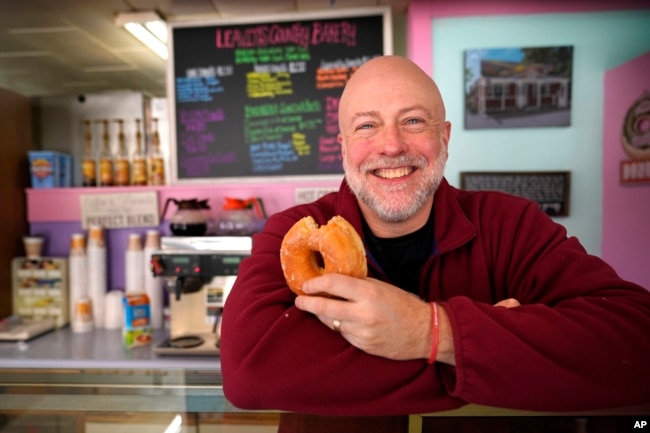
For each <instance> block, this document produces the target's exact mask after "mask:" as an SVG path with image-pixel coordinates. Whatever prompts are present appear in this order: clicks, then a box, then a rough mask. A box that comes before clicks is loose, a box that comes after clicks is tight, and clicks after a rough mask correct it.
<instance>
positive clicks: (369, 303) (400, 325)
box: [295, 274, 521, 365]
mask: <svg viewBox="0 0 650 433" xmlns="http://www.w3.org/2000/svg"><path fill="white" fill-rule="evenodd" d="M302 290H303V291H304V292H305V293H307V294H312V293H328V294H329V295H332V296H334V297H336V298H339V299H336V298H326V297H322V296H298V297H297V298H296V301H295V302H296V307H298V308H299V309H301V310H303V311H308V312H310V313H313V314H314V315H316V317H318V319H319V320H320V321H321V322H323V323H324V324H325V325H326V326H328V327H330V328H332V329H335V328H337V325H338V326H339V332H340V333H341V335H342V336H343V338H345V339H346V340H347V341H348V342H350V344H352V345H353V346H355V347H357V348H359V349H361V350H363V351H364V352H366V353H369V354H372V355H376V356H381V357H384V358H388V359H394V360H409V359H427V358H428V357H429V354H430V351H431V306H430V305H429V304H428V303H427V302H424V301H423V300H421V299H420V298H418V297H417V296H415V295H413V294H412V293H409V292H406V291H404V290H402V289H400V288H398V287H395V286H392V285H390V284H388V283H384V282H382V281H379V280H375V279H373V278H366V279H365V280H362V279H358V278H352V277H348V276H345V275H340V274H325V275H323V276H321V277H316V278H313V279H311V280H309V281H307V282H306V283H305V284H304V285H303V287H302ZM520 305H521V304H520V303H519V301H517V300H516V299H514V298H509V299H504V300H502V301H500V302H498V303H496V304H494V306H495V307H504V308H514V307H518V306H520ZM335 321H336V323H335ZM438 323H439V345H438V356H437V357H436V360H437V361H439V362H444V363H446V364H450V365H455V363H456V362H455V361H456V360H455V352H454V341H453V333H452V329H451V325H450V323H449V318H448V316H447V312H446V311H445V309H444V308H442V306H440V305H439V306H438Z"/></svg>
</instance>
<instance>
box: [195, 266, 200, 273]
mask: <svg viewBox="0 0 650 433" xmlns="http://www.w3.org/2000/svg"><path fill="white" fill-rule="evenodd" d="M200 272H201V267H200V266H194V273H195V274H198V273H200Z"/></svg>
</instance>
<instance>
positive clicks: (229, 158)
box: [178, 152, 237, 178]
mask: <svg viewBox="0 0 650 433" xmlns="http://www.w3.org/2000/svg"><path fill="white" fill-rule="evenodd" d="M235 161H237V155H236V154H235V153H234V152H224V153H207V154H201V155H180V157H179V162H178V167H179V170H182V172H183V174H184V176H183V177H186V178H192V177H204V176H207V175H209V174H211V173H214V172H215V171H214V170H213V169H212V167H213V166H215V165H217V166H218V165H224V164H232V163H234V162H235Z"/></svg>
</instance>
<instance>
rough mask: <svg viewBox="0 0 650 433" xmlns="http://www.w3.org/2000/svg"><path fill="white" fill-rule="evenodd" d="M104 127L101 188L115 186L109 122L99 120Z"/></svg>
mask: <svg viewBox="0 0 650 433" xmlns="http://www.w3.org/2000/svg"><path fill="white" fill-rule="evenodd" d="M97 123H101V124H103V125H104V131H103V133H102V151H101V153H100V155H99V186H111V185H113V155H112V154H111V142H110V134H109V133H108V120H106V119H102V120H97Z"/></svg>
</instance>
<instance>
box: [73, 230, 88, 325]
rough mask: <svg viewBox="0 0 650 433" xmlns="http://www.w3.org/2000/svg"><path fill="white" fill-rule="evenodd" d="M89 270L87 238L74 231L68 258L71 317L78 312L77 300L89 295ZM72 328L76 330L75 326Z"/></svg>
mask: <svg viewBox="0 0 650 433" xmlns="http://www.w3.org/2000/svg"><path fill="white" fill-rule="evenodd" d="M87 272H88V258H87V257H86V238H85V237H84V235H83V234H82V233H74V234H72V237H71V238H70V256H69V258H68V275H69V276H68V278H69V284H70V294H69V296H68V300H69V311H70V316H69V317H70V318H72V319H74V318H75V317H76V316H75V315H76V314H77V306H78V304H77V302H78V301H79V300H81V299H83V298H86V297H87V296H88V287H87V283H86V281H87V280H88V278H87V277H88V275H87ZM89 302H90V301H89ZM89 317H90V316H89ZM91 324H92V323H91ZM72 330H73V331H74V330H75V329H74V327H73V329H72Z"/></svg>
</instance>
